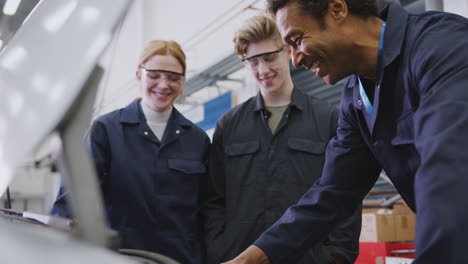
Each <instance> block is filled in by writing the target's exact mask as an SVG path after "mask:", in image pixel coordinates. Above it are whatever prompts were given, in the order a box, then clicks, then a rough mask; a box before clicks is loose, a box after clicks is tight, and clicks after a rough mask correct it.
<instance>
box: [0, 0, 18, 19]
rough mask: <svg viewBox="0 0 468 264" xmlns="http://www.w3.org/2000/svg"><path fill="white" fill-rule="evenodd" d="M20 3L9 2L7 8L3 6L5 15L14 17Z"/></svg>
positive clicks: (16, 0) (14, 0)
mask: <svg viewBox="0 0 468 264" xmlns="http://www.w3.org/2000/svg"><path fill="white" fill-rule="evenodd" d="M20 3H21V0H7V2H6V3H5V6H3V13H4V14H5V15H8V16H12V15H14V14H15V13H16V10H18V6H19V4H20Z"/></svg>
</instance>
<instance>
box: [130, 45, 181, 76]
mask: <svg viewBox="0 0 468 264" xmlns="http://www.w3.org/2000/svg"><path fill="white" fill-rule="evenodd" d="M154 55H171V56H174V58H176V59H177V61H179V63H180V65H182V69H183V73H185V70H186V67H187V65H186V62H185V53H184V51H183V50H182V48H181V47H180V45H179V43H177V42H175V41H167V40H152V41H150V42H148V43H147V44H146V46H145V47H144V48H143V51H142V52H141V55H140V60H139V62H138V67H140V66H141V65H143V64H145V63H146V62H147V61H148V60H149V59H150V58H151V57H153V56H154Z"/></svg>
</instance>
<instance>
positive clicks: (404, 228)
mask: <svg viewBox="0 0 468 264" xmlns="http://www.w3.org/2000/svg"><path fill="white" fill-rule="evenodd" d="M394 217H395V240H396V241H408V240H414V238H415V232H414V231H415V226H416V218H415V215H414V214H395V215H394Z"/></svg>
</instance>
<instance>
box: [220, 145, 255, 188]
mask: <svg viewBox="0 0 468 264" xmlns="http://www.w3.org/2000/svg"><path fill="white" fill-rule="evenodd" d="M259 150H260V144H259V142H258V141H246V142H240V143H232V144H229V145H226V146H225V148H224V154H225V156H226V159H225V162H226V166H225V167H226V171H225V173H226V181H227V183H228V184H233V185H234V186H238V185H249V184H251V183H253V182H254V181H255V174H256V171H257V169H256V165H258V163H256V162H254V157H255V154H256V153H258V151H259Z"/></svg>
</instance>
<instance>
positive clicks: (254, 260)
mask: <svg viewBox="0 0 468 264" xmlns="http://www.w3.org/2000/svg"><path fill="white" fill-rule="evenodd" d="M223 264H271V262H270V260H269V259H268V257H267V255H266V254H265V252H263V250H261V249H260V248H259V247H257V246H250V247H248V248H247V249H246V250H244V252H242V253H240V254H239V256H237V257H236V258H235V259H233V260H231V261H228V262H225V263H223Z"/></svg>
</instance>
